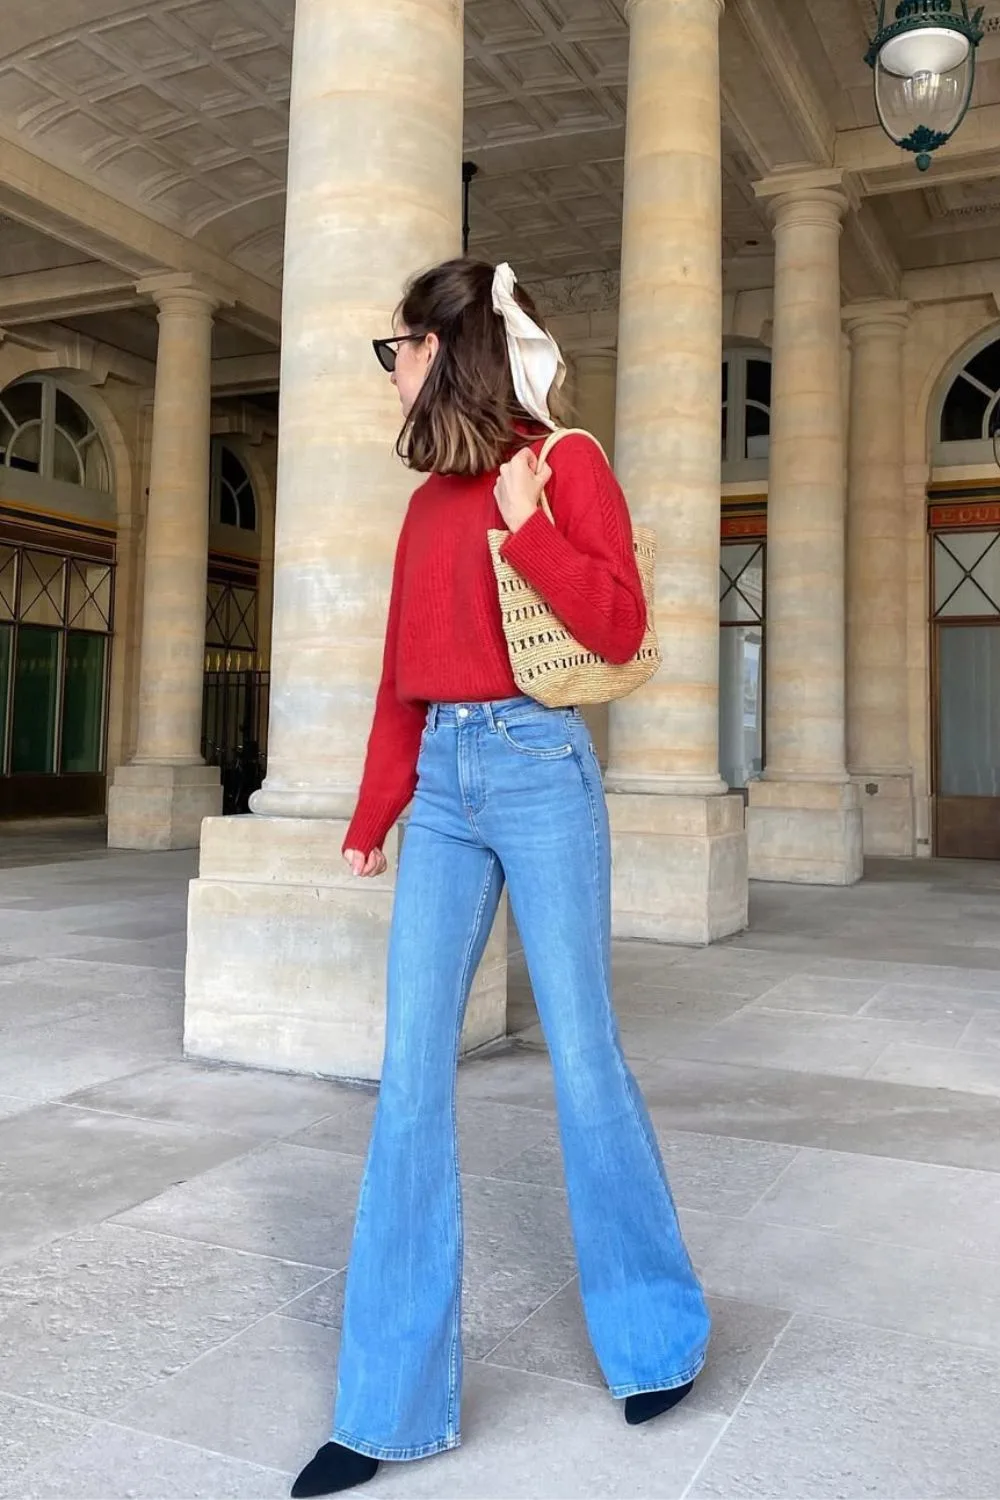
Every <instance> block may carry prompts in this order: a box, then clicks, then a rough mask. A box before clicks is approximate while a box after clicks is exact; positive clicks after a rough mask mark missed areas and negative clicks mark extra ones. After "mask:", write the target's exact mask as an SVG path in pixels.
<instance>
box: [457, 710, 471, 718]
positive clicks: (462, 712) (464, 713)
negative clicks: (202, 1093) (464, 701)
mask: <svg viewBox="0 0 1000 1500" xmlns="http://www.w3.org/2000/svg"><path fill="white" fill-rule="evenodd" d="M458 717H459V718H460V719H467V718H468V717H469V710H468V709H467V708H460V709H459V710H458Z"/></svg>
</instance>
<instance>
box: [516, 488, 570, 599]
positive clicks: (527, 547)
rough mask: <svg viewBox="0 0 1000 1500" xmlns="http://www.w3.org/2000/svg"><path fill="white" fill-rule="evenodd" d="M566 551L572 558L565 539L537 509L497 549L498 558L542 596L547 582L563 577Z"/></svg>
mask: <svg viewBox="0 0 1000 1500" xmlns="http://www.w3.org/2000/svg"><path fill="white" fill-rule="evenodd" d="M567 551H568V552H569V553H570V555H571V556H574V555H575V554H574V552H573V548H572V547H571V546H570V544H569V543H568V542H567V541H566V538H565V537H564V536H563V535H562V533H561V532H560V531H558V530H557V529H556V527H555V526H553V524H552V522H551V521H550V520H549V519H548V517H547V516H546V515H545V513H544V512H543V511H542V510H541V509H540V508H539V509H538V510H536V511H535V514H534V515H533V516H532V517H531V518H530V520H528V521H525V523H524V525H523V526H522V527H520V528H519V529H518V530H517V531H512V532H511V534H510V536H509V537H508V538H507V540H506V541H505V542H504V544H503V546H502V547H501V548H500V555H501V556H502V557H503V559H504V561H505V562H509V563H510V565H511V567H512V568H516V569H517V571H518V572H519V573H520V575H521V577H522V578H524V579H526V580H527V582H528V583H530V584H531V585H532V587H533V588H536V589H537V590H538V592H539V593H540V594H542V595H544V594H545V587H544V584H545V582H546V581H547V580H558V579H560V578H564V577H565V566H566V553H567Z"/></svg>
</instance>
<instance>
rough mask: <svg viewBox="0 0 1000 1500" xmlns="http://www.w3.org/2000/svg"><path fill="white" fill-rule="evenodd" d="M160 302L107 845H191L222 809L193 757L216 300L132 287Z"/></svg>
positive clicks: (160, 279) (188, 283)
mask: <svg viewBox="0 0 1000 1500" xmlns="http://www.w3.org/2000/svg"><path fill="white" fill-rule="evenodd" d="M138 289H139V291H140V292H146V293H148V294H149V295H150V296H151V297H153V298H154V300H155V301H156V304H157V306H158V307H159V317H158V322H159V325H160V332H159V342H158V345H157V355H156V387H155V392H154V396H153V441H152V456H151V465H150V478H149V505H148V509H147V516H146V562H145V581H144V587H143V602H142V640H141V644H140V659H139V723H138V735H137V743H136V753H135V755H134V757H133V759H132V761H131V762H130V764H128V765H125V766H119V768H118V769H117V771H116V772H115V777H114V782H113V784H112V786H111V788H110V791H109V793H108V844H109V845H110V847H111V848H113V849H190V848H194V847H196V846H197V844H198V838H199V833H200V830H201V824H202V820H203V819H204V818H207V817H210V816H212V815H213V814H218V813H221V811H222V787H221V783H220V780H219V771H218V768H217V767H215V766H206V765H205V762H204V761H203V760H202V756H201V717H202V679H203V673H204V670H205V596H206V580H207V574H208V489H209V444H210V431H211V381H212V322H213V317H214V314H215V312H216V309H217V308H218V306H219V303H220V299H219V298H218V297H216V296H213V295H212V293H211V292H209V291H206V290H204V289H203V288H201V287H199V286H197V285H196V284H195V282H194V280H193V278H192V277H190V276H187V275H184V274H176V275H165V276H157V277H152V278H150V279H149V280H147V281H143V282H140V283H139V288H138Z"/></svg>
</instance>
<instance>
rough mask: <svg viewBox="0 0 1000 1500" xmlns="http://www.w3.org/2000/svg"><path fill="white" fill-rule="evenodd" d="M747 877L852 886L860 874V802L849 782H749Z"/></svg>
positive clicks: (861, 867) (807, 883)
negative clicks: (748, 871) (748, 873)
mask: <svg viewBox="0 0 1000 1500" xmlns="http://www.w3.org/2000/svg"><path fill="white" fill-rule="evenodd" d="M747 826H748V832H749V845H750V879H751V880H777V881H790V882H795V883H801V884H803V885H854V884H855V882H856V881H858V880H860V879H861V876H862V873H863V864H864V860H863V853H862V834H861V807H860V800H859V796H858V788H857V787H856V786H855V785H854V783H853V782H850V781H836V782H830V781H754V782H752V783H751V785H750V815H749V819H748V825H747Z"/></svg>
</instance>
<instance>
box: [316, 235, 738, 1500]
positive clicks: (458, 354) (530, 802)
mask: <svg viewBox="0 0 1000 1500" xmlns="http://www.w3.org/2000/svg"><path fill="white" fill-rule="evenodd" d="M396 329H397V331H396V334H395V336H394V337H392V338H389V339H382V340H378V341H376V345H375V348H376V353H377V354H378V356H379V359H380V361H381V363H382V364H383V366H384V368H386V369H387V370H388V371H390V372H391V376H392V381H393V384H394V385H395V386H396V389H397V390H398V392H399V399H400V404H401V406H402V410H403V417H404V425H403V429H402V432H401V434H400V438H399V441H398V444H397V450H398V452H399V454H400V456H401V457H402V458H403V459H404V461H405V462H406V463H407V464H408V465H409V466H410V467H411V468H413V469H416V470H418V471H419V472H421V473H424V474H427V475H428V476H429V477H428V478H427V480H426V481H425V482H424V483H423V484H422V485H421V486H420V488H419V489H418V490H417V491H416V493H415V494H414V496H413V498H412V500H411V502H410V507H409V510H408V512H407V515H406V519H405V521H404V523H403V529H402V533H401V536H400V540H399V547H398V551H397V555H396V565H395V572H394V576H393V585H392V598H391V602H390V606H389V620H388V628H387V634H386V646H385V659H384V666H383V673H382V681H381V686H380V688H379V691H378V696H377V700H376V708H375V718H374V723H373V726H372V731H371V737H370V740H369V746H368V755H367V760H366V763H365V771H364V777H363V780H362V785H361V791H360V796H359V800H358V806H357V811H356V813H355V816H354V819H353V822H352V823H351V826H350V829H349V831H348V834H347V838H346V840H345V844H344V857H345V858H346V860H347V862H348V864H349V865H350V867H351V869H352V871H353V872H354V874H355V875H356V876H358V877H359V878H362V879H369V878H371V877H373V876H377V875H381V874H382V873H383V872H384V871H385V869H386V857H385V854H384V852H383V845H384V842H385V839H386V836H387V834H388V833H389V830H390V829H391V827H392V826H393V824H394V823H395V822H396V821H397V819H398V818H399V816H400V814H401V813H402V812H403V810H404V808H405V807H406V806H407V804H408V803H410V801H411V799H412V809H411V814H410V818H409V822H408V825H407V829H406V836H405V840H404V843H403V849H402V855H401V859H400V865H399V872H398V878H397V885H396V900H395V909H394V913H393V920H392V932H391V937H390V944H389V963H388V1006H387V1018H386V1048H385V1062H384V1067H383V1073H382V1083H381V1088H380V1092H379V1101H378V1110H377V1113H376V1119H375V1126H374V1130H373V1134H372V1141H371V1146H370V1149H369V1155H368V1163H367V1166H366V1169H365V1175H364V1180H363V1183H362V1187H361V1195H360V1200H359V1205H358V1215H357V1223H356V1228H355V1236H354V1247H353V1250H352V1254H351V1263H350V1268H349V1272H348V1279H347V1292H346V1305H345V1310H344V1325H343V1335H342V1340H341V1351H340V1368H339V1374H338V1388H337V1402H336V1415H335V1421H334V1431H333V1439H332V1441H331V1442H329V1443H327V1444H326V1445H325V1446H324V1447H323V1448H321V1449H320V1451H319V1452H318V1453H317V1454H316V1457H315V1458H314V1459H313V1460H312V1461H311V1462H310V1463H309V1464H308V1465H307V1467H306V1468H305V1469H304V1470H303V1472H302V1473H301V1474H300V1476H299V1478H298V1479H297V1481H296V1483H295V1486H294V1488H293V1490H292V1494H293V1496H309V1495H329V1494H334V1493H336V1492H337V1491H339V1490H344V1489H349V1488H351V1487H353V1486H355V1485H358V1484H362V1483H364V1482H365V1481H366V1480H368V1479H371V1478H372V1477H373V1476H374V1474H375V1472H376V1470H377V1469H378V1466H379V1463H380V1462H381V1461H383V1460H404V1459H414V1458H423V1457H426V1456H428V1455H430V1454H434V1453H440V1452H443V1451H444V1450H445V1449H448V1448H454V1447H456V1446H457V1445H458V1442H459V1403H460V1396H461V1371H462V1353H461V1306H460V1293H461V1273H462V1265H461V1263H462V1229H461V1198H460V1187H459V1177H458V1162H457V1154H456V1136H455V1072H456V1064H457V1057H458V1046H459V1036H460V1032H461V1028H462V1019H463V1014H464V1010H465V1005H466V1000H467V998H468V994H469V988H470V985H471V983H472V979H473V976H474V974H475V972H476V967H477V965H478V963H479V960H480V957H481V956H482V952H483V948H484V946H485V944H486V940H487V938H488V936H489V932H490V928H491V926H492V923H493V919H494V915H495V913H496V911H497V905H498V902H499V900H500V893H501V889H502V887H503V884H504V881H505V880H506V883H507V886H508V889H509V893H510V899H511V903H512V906H513V910H514V915H515V918H516V920H517V925H518V929H519V932H520V934H521V938H522V941H523V943H524V949H525V954H526V957H527V961H528V968H529V971H530V976H531V982H532V988H533V990H534V994H535V1000H536V1003H537V1006H538V1011H539V1016H540V1019H541V1023H542V1026H543V1028H544V1031H545V1035H546V1038H547V1041H548V1046H549V1051H550V1053H551V1057H552V1065H553V1072H554V1077H555V1091H556V1101H557V1107H558V1113H559V1125H560V1133H561V1138H562V1146H563V1156H564V1163H565V1170H566V1181H567V1188H568V1193H569V1204H570V1211H571V1216H572V1221H573V1231H574V1240H575V1244H576V1253H577V1259H578V1262H579V1269H580V1287H581V1293H582V1297H583V1303H584V1309H585V1313H586V1319H587V1326H588V1328H589V1332H590V1337H591V1340H592V1342H593V1345H594V1349H595V1352H596V1354H597V1358H598V1360H599V1361H600V1364H601V1367H602V1370H603V1372H604V1375H605V1377H606V1379H607V1382H608V1386H609V1388H610V1391H611V1394H612V1395H613V1396H615V1397H618V1398H620V1399H624V1401H625V1415H626V1419H627V1420H628V1421H629V1422H631V1423H638V1422H643V1421H646V1420H647V1419H648V1418H650V1417H652V1416H656V1415H658V1414H659V1413H660V1412H663V1411H666V1410H667V1409H668V1408H669V1407H671V1406H674V1405H676V1404H677V1402H678V1401H680V1400H681V1399H683V1397H684V1396H685V1395H686V1394H687V1393H688V1391H689V1390H690V1388H691V1384H692V1382H693V1381H694V1378H695V1376H696V1375H697V1374H698V1371H699V1370H700V1369H701V1366H702V1364H703V1361H704V1357H705V1347H706V1344H707V1341H708V1333H709V1318H708V1313H707V1310H706V1307H705V1302H704V1298H703V1296H702V1292H701V1288H700V1287H699V1284H698V1281H697V1279H696V1277H695V1274H694V1272H693V1270H692V1268H691V1263H690V1261H689V1259H688V1256H687V1252H686V1250H685V1248H684V1244H683V1241H682V1239H681V1235H680V1231H679V1229H678V1225H677V1218H676V1214H675V1212H674V1206H673V1202H672V1200H671V1196H670V1190H669V1188H668V1186H667V1181H666V1177H665V1175H664V1171H663V1165H662V1161H661V1159H660V1154H659V1150H658V1147H657V1143H656V1137H655V1135H654V1133H653V1129H652V1126H651V1124H650V1121H649V1117H648V1115H647V1113H646V1109H645V1106H644V1104H643V1101H642V1097H641V1095H640V1093H639V1089H638V1087H637V1085H636V1082H635V1080H634V1079H633V1077H632V1075H631V1073H630V1072H629V1069H628V1067H627V1066H626V1063H625V1061H624V1058H623V1056H622V1053H621V1048H620V1045H619V1041H618V1032H617V1027H616V1024H615V1020H614V1013H613V1010H612V1004H611V979H610V973H611V963H610V906H611V903H610V844H609V833H608V819H607V809H606V805H605V801H604V791H603V786H602V782H601V775H600V770H599V766H598V762H597V758H596V756H595V754H594V750H593V746H592V744H591V742H590V737H589V735H588V733H587V730H586V727H585V725H584V723H583V720H582V719H581V717H580V715H579V713H578V712H577V711H576V710H575V709H571V710H555V709H547V708H543V707H542V706H541V705H540V704H538V703H535V702H533V701H532V700H531V699H529V698H525V697H520V696H518V693H517V688H516V686H515V683H514V679H513V676H512V673H511V667H510V661H509V658H508V654H507V647H506V642H505V639H504V635H503V630H502V628H501V620H500V608H499V604H498V599H497V590H496V582H495V578H494V574H493V569H492V563H491V559H490V554H489V549H488V544H487V537H486V533H487V531H488V530H489V529H490V528H491V527H498V526H501V525H503V526H504V527H506V528H507V530H508V531H509V532H510V537H509V540H508V541H507V542H506V543H505V545H504V555H505V556H506V557H507V559H508V560H509V561H510V562H511V563H512V564H513V566H514V567H515V568H516V569H517V571H518V572H519V573H521V574H522V576H523V577H525V578H526V579H527V580H528V582H529V583H531V584H532V585H534V587H535V588H536V589H537V590H538V591H539V592H540V593H541V594H542V596H543V597H544V598H545V599H546V600H547V601H548V603H549V604H550V605H551V607H552V609H553V610H554V611H555V613H556V614H557V615H558V616H559V618H560V619H561V620H563V622H564V623H565V624H566V625H567V626H568V627H569V628H570V630H571V631H572V632H573V633H574V635H575V636H576V637H577V638H578V639H579V640H580V641H581V642H582V643H583V644H584V645H586V646H587V647H588V648H590V649H591V650H594V651H597V652H599V653H600V654H601V655H602V656H604V657H605V658H607V659H608V660H609V661H612V662H626V661H628V660H629V659H630V658H631V657H632V656H633V655H634V654H635V653H636V651H637V650H638V647H639V644H640V642H641V640H642V636H643V632H644V628H645V621H646V612H645V604H644V601H643V595H642V588H641V584H640V581H639V576H638V572H637V570H636V565H635V559H634V555H633V550H632V540H631V523H630V520H629V514H628V509H627V506H626V503H625V498H624V496H623V494H622V492H621V490H620V488H619V486H618V484H617V482H616V481H615V478H614V476H613V474H612V472H611V470H610V468H609V467H608V464H607V462H606V460H605V458H604V456H603V454H602V453H601V450H600V449H599V447H598V446H597V445H596V443H594V442H593V441H591V440H590V439H588V438H587V437H586V436H582V435H576V436H568V437H566V438H564V439H563V440H562V441H561V442H560V443H559V444H558V446H557V447H556V448H555V449H554V450H553V453H552V463H551V468H550V467H549V465H548V464H541V465H540V464H539V462H538V459H537V457H536V453H537V450H538V447H539V443H540V439H542V438H543V437H544V436H545V434H546V433H547V432H548V431H549V430H550V429H551V428H552V427H553V426H554V423H553V421H552V418H551V416H550V412H549V406H548V399H549V395H550V390H551V388H552V387H553V385H554V384H558V380H559V377H560V375H561V373H562V361H561V357H560V355H559V351H558V349H557V348H556V346H555V344H554V343H553V341H552V340H551V338H550V337H549V336H548V334H547V333H546V332H545V331H544V329H543V327H542V326H541V324H540V322H539V320H538V315H537V313H536V311H535V309H534V307H533V305H532V304H531V302H530V300H529V299H528V298H527V297H526V296H525V295H524V293H523V292H521V291H520V289H515V282H514V277H513V274H512V273H511V272H510V270H509V268H508V267H505V266H502V267H500V268H498V270H497V271H496V272H494V270H493V268H492V267H490V266H486V265H481V264H477V263H475V262H473V261H470V260H457V261H449V262H447V263H446V264H444V265H441V266H438V267H437V268H436V269H434V270H432V271H429V272H427V273H426V274H425V275H422V276H420V277H418V278H417V279H416V280H415V281H414V282H413V283H412V284H411V286H410V288H409V290H408V292H407V294H406V296H405V298H404V300H403V303H402V305H401V307H400V309H399V312H398V314H397V317H396ZM543 486H544V487H545V488H546V492H547V495H548V498H549V501H550V504H551V508H552V513H553V516H554V520H555V525H554V526H553V525H552V524H551V523H550V522H549V521H548V520H547V519H546V518H545V516H544V515H543V514H542V513H541V511H540V510H539V506H538V501H539V497H540V494H541V491H542V488H543Z"/></svg>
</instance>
